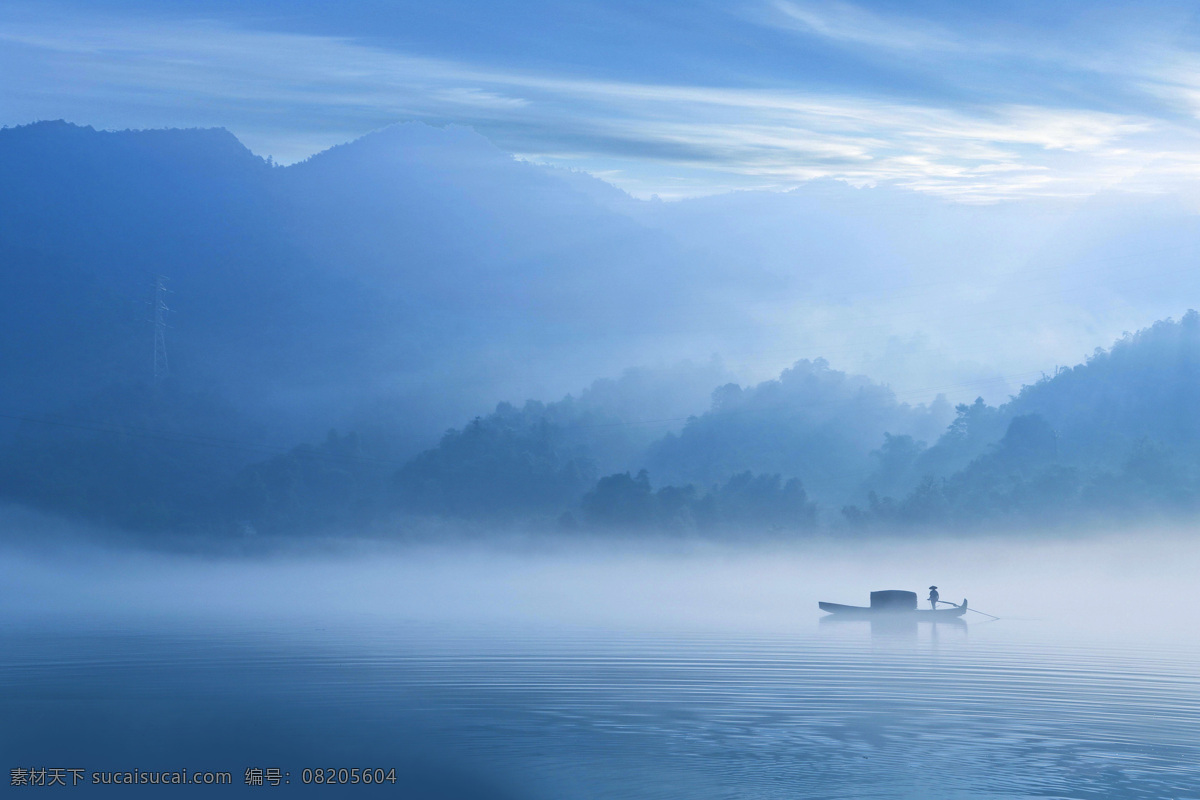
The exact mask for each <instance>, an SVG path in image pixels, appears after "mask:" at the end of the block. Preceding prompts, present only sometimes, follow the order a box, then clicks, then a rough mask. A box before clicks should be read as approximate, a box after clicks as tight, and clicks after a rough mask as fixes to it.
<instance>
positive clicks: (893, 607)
mask: <svg viewBox="0 0 1200 800" xmlns="http://www.w3.org/2000/svg"><path fill="white" fill-rule="evenodd" d="M817 605H819V606H820V607H821V610H822V611H827V612H829V613H830V614H838V615H839V616H845V617H861V618H863V619H877V618H880V617H888V618H899V619H914V620H928V621H936V620H939V619H955V618H957V617H961V616H962V615H963V614H966V613H967V601H966V600H963V601H962V605H961V606H953V607H952V608H939V609H937V610H936V611H935V610H934V609H932V608H930V609H918V608H917V593H916V592H906V591H901V590H898V589H888V590H885V591H882V592H871V605H870V606H845V605H842V604H841V603H826V602H820V603H818V604H817Z"/></svg>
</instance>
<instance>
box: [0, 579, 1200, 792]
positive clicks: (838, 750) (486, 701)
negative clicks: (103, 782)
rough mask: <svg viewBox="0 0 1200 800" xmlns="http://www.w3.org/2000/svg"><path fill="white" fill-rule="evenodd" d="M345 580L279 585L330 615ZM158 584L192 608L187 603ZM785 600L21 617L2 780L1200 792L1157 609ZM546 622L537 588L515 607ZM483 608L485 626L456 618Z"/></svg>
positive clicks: (5, 642) (1189, 697)
mask: <svg viewBox="0 0 1200 800" xmlns="http://www.w3.org/2000/svg"><path fill="white" fill-rule="evenodd" d="M727 566H728V565H725V566H722V565H718V566H717V567H716V569H718V570H721V569H725V568H726V567H727ZM744 567H745V564H741V565H735V566H732V567H728V568H729V569H734V570H735V571H736V570H739V569H742V568H744ZM652 571H653V570H652ZM529 579H530V576H529V575H528V574H526V575H523V576H521V577H520V579H519V580H517V581H516V583H517V584H519V585H521V586H526V585H527V584H526V581H527V580H529ZM342 580H344V576H342V577H339V578H338V579H336V580H332V579H331V580H330V581H327V582H325V583H324V584H319V582H317V584H319V585H317V584H314V583H313V582H309V583H308V584H307V585H302V586H301V588H300V589H295V582H293V581H287V582H286V583H288V585H292V586H293V591H296V592H299V593H300V594H303V593H304V592H316V593H317V594H318V595H320V596H321V597H327V596H328V594H327V593H328V592H329V591H330V590H331V587H337V586H339V585H341V583H340V582H341V581H342ZM767 580H769V578H768V579H767ZM368 582H369V581H368ZM699 582H700V583H706V584H708V585H710V586H711V585H718V586H726V587H727V586H729V585H737V583H738V582H737V581H735V580H733V579H730V580H729V581H728V582H726V583H723V584H722V583H720V582H714V581H710V580H704V581H699ZM168 583H171V582H168ZM300 583H301V584H303V583H304V582H303V581H301V582H300ZM685 583H686V581H685ZM174 585H175V587H176V590H177V591H178V592H182V593H184V594H188V593H194V592H196V591H198V589H197V586H198V585H199V584H197V583H195V582H193V583H191V584H188V583H187V582H186V581H185V582H184V583H183V584H182V585H181V584H180V583H179V582H178V581H176V582H174ZM472 585H474V583H473V582H472ZM508 585H509V586H510V587H511V586H512V583H509V584H508ZM566 585H567V587H568V588H569V587H570V585H571V582H570V581H568V582H567V584H566ZM461 588H462V587H461V586H459V587H458V588H457V589H455V590H454V591H450V590H448V589H445V587H444V585H443V590H444V591H448V592H450V593H451V594H461V591H459V589H461ZM562 588H563V587H562V586H561V585H560V586H559V589H562ZM210 589H211V587H210V586H206V588H205V591H209V590H210ZM677 589H678V591H673V592H672V595H673V596H677V595H678V594H679V593H682V594H683V595H684V597H685V599H686V597H687V593H688V591H689V590H688V588H687V587H686V586H683V587H682V588H679V587H677ZM64 591H66V590H65V589H64ZM155 591H158V589H156V590H155ZM347 591H350V589H349V588H347ZM414 591H415V590H414ZM539 591H543V590H539ZM555 591H558V590H557V589H556V590H555ZM580 591H583V592H584V593H585V594H586V592H587V591H589V590H587V589H586V588H584V589H581V590H580ZM714 591H715V592H716V594H717V597H715V598H714V597H710V598H709V601H710V602H712V603H715V604H716V605H718V606H719V605H721V603H722V602H725V601H728V603H729V604H732V605H737V603H738V602H742V603H743V605H744V608H743V612H744V614H746V615H750V616H755V615H760V614H759V612H760V611H761V608H762V606H763V605H764V604H765V605H771V604H770V603H769V602H765V601H764V603H757V602H755V601H754V600H753V599H752V600H750V601H746V600H745V597H744V596H743V597H741V600H739V599H738V597H736V596H732V595H730V596H728V597H726V598H725V600H723V599H722V597H721V595H722V592H723V591H724V590H720V589H716V590H714ZM796 591H798V592H799V595H798V600H797V603H796V604H795V605H794V606H789V608H788V609H787V613H781V614H780V615H779V616H778V618H777V619H773V620H770V621H768V623H767V624H751V623H746V624H739V623H738V620H739V619H742V617H739V616H736V615H735V616H733V617H727V618H723V619H724V623H723V624H714V625H703V624H697V621H696V619H695V618H692V617H681V618H678V619H677V620H676V624H669V623H670V622H671V615H665V616H654V615H650V617H649V618H648V619H647V618H641V619H639V618H638V617H637V615H636V614H634V615H633V616H630V617H628V621H627V622H625V623H622V622H621V620H625V619H626V615H627V614H628V609H623V610H622V612H621V613H620V614H615V615H612V616H610V617H608V618H606V617H605V616H604V615H603V614H601V615H599V616H597V615H593V616H591V617H587V618H585V619H576V618H575V617H578V616H581V615H575V614H572V613H570V612H566V613H563V614H559V615H557V616H556V615H553V614H549V615H543V616H540V617H538V616H530V615H528V614H525V613H520V614H516V613H513V614H496V613H486V609H484V608H483V605H482V604H484V603H486V602H487V601H488V597H487V591H483V594H482V595H476V596H472V597H470V598H468V599H467V600H466V601H465V605H463V606H459V607H456V610H455V611H454V612H453V613H444V614H438V613H434V612H433V611H429V609H436V608H437V606H438V603H437V602H434V601H433V600H431V601H430V604H429V605H427V606H424V607H423V608H425V609H426V611H424V612H422V613H421V614H410V615H408V616H405V615H402V614H401V615H397V614H386V613H375V612H372V613H369V614H368V613H352V612H349V611H345V610H343V611H341V612H339V613H337V614H313V613H308V612H307V611H303V610H301V611H297V612H295V613H289V614H285V613H271V614H263V615H258V616H253V617H234V616H230V615H228V614H221V613H218V614H191V615H188V614H182V613H178V610H171V609H168V610H167V611H166V612H164V613H153V614H150V613H146V609H145V608H144V607H142V606H140V605H133V604H129V603H126V604H124V605H122V604H120V603H114V604H113V608H111V609H108V610H106V611H104V612H103V613H100V612H96V613H91V612H89V611H88V609H87V607H85V606H83V605H80V606H76V607H74V609H73V613H66V610H69V609H64V608H50V609H45V608H43V609H41V610H39V609H37V608H35V607H33V606H34V605H36V604H25V605H21V606H20V608H19V610H18V611H15V612H13V611H11V609H10V613H9V614H8V615H7V616H6V618H5V620H4V622H3V625H2V627H0V645H2V650H0V752H2V753H3V755H4V762H5V767H6V768H7V769H12V768H14V767H22V766H29V767H60V768H82V769H84V770H86V771H87V774H88V775H90V773H91V772H93V771H101V770H103V771H123V770H134V769H141V770H179V769H183V768H188V769H189V770H190V771H192V772H195V771H197V770H211V771H229V772H231V773H232V774H233V779H234V787H233V788H232V789H227V790H223V791H224V793H230V792H235V793H237V792H241V793H258V794H262V793H264V792H268V793H274V794H279V793H281V792H286V793H302V794H303V793H310V794H318V795H319V794H324V795H326V796H349V797H369V796H372V795H380V796H384V795H386V796H413V797H430V798H451V797H495V798H504V797H513V798H516V797H522V798H525V797H528V798H660V797H661V798H668V797H670V798H735V797H736V798H775V797H779V798H785V797H786V798H798V797H799V798H826V797H828V798H860V797H861V798H881V797H886V798H909V797H911V798H933V797H937V798H960V797H961V798H990V797H996V798H1001V797H1003V798H1019V797H1038V798H1046V797H1051V798H1197V797H1200V647H1197V646H1196V637H1195V635H1194V634H1193V633H1192V632H1191V631H1190V630H1185V629H1178V630H1176V629H1175V628H1174V625H1175V623H1173V622H1172V623H1170V624H1168V625H1166V626H1165V627H1164V626H1162V625H1157V624H1155V621H1154V620H1153V619H1151V618H1150V615H1148V614H1147V615H1144V619H1142V620H1140V621H1139V617H1138V615H1136V614H1135V615H1132V616H1131V617H1127V618H1125V619H1123V620H1121V621H1120V624H1118V625H1115V626H1106V625H1103V624H1095V620H1094V619H1092V620H1091V622H1092V624H1089V625H1087V626H1083V625H1081V624H1079V622H1080V618H1081V613H1080V612H1079V610H1078V609H1075V610H1068V611H1066V612H1064V613H1063V614H1061V615H1054V614H1049V615H1043V616H1041V617H1028V616H1026V617H1015V618H1007V617H1006V618H1005V619H1002V620H1000V621H998V622H989V621H987V620H986V619H985V618H984V617H975V618H974V619H971V621H970V622H969V623H968V624H945V623H940V624H936V625H934V624H927V623H922V624H920V625H912V626H903V625H901V626H898V627H896V626H880V625H872V624H871V623H869V622H847V623H835V622H822V621H821V620H820V617H821V615H820V614H819V613H818V612H817V611H816V609H815V603H813V604H808V603H807V600H808V599H809V598H808V597H807V596H805V595H804V590H796ZM813 591H817V590H813ZM820 591H822V592H828V591H830V590H829V589H824V588H822V589H820ZM112 593H113V594H116V590H115V589H114V590H112ZM518 594H520V591H518ZM551 594H553V592H551ZM88 596H89V597H91V598H92V602H93V603H94V601H95V597H96V595H95V594H94V593H93V594H91V595H88ZM513 596H514V595H513V594H512V593H511V592H510V593H509V594H508V595H506V597H507V600H506V602H508V603H509V604H510V605H511V604H512V597H513ZM759 599H760V600H761V599H762V598H761V597H760V598H759ZM768 599H770V598H768ZM800 599H803V600H804V601H805V602H804V603H801V602H800ZM828 599H835V600H837V599H841V600H847V601H850V602H855V601H857V600H858V598H857V596H850V597H845V596H841V597H829V598H828ZM434 600H436V598H434ZM491 600H492V601H495V602H500V601H499V600H497V598H496V597H494V596H493V597H492V598H491ZM641 600H642V598H639V597H634V598H632V600H631V602H630V603H629V605H630V607H632V608H634V609H636V607H637V606H638V604H639V603H640V602H641ZM447 602H449V601H448V600H447ZM547 602H549V600H548V599H547V595H545V594H544V593H543V594H541V595H539V596H538V597H536V598H534V602H533V604H534V605H538V604H542V603H547ZM564 602H565V601H564ZM697 602H699V601H697ZM474 604H481V605H480V614H476V615H472V614H464V613H463V609H464V608H466V609H469V608H471V607H472V605H474ZM166 605H168V606H169V605H170V604H169V603H166ZM347 607H348V608H353V607H355V604H354V603H349V604H347ZM714 607H715V606H714ZM135 608H136V609H137V610H136V611H135V610H134V609H135ZM492 610H493V611H494V609H492ZM988 610H992V611H995V610H996V609H995V608H992V609H988ZM709 616H710V617H712V616H717V617H719V615H717V614H716V612H714V614H713V615H709ZM973 616H974V615H968V618H971V617H973ZM478 617H482V619H479V618H478ZM756 618H757V617H756ZM759 621H760V622H761V619H760V620H759ZM250 767H259V768H269V767H276V768H279V769H280V770H281V771H282V772H284V773H287V774H288V775H289V779H290V783H289V784H288V785H287V787H286V788H283V787H280V788H277V789H276V788H273V787H269V786H268V787H245V786H244V785H243V781H244V777H245V775H244V773H245V770H246V769H247V768H250ZM317 767H333V768H341V767H346V768H350V767H385V768H389V769H390V768H391V767H395V768H396V770H397V773H396V774H397V782H396V784H394V785H393V784H385V785H383V786H353V787H336V786H308V787H306V786H304V785H303V784H302V770H304V769H305V768H317ZM30 791H33V790H30ZM58 791H60V793H66V792H65V791H63V790H58ZM70 793H72V794H74V795H78V796H87V795H99V794H110V793H111V794H120V795H121V796H137V795H138V794H142V795H144V796H148V797H149V796H159V795H161V794H164V793H167V792H164V791H163V790H162V788H161V787H151V786H135V787H131V788H125V789H124V790H123V791H117V790H115V789H105V787H96V786H92V785H81V786H78V787H76V788H74V789H71V790H70ZM177 793H178V794H192V795H196V794H208V793H216V790H210V789H205V788H203V787H190V786H189V787H181V788H180V789H179V790H178V792H177Z"/></svg>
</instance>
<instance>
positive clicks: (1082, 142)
mask: <svg viewBox="0 0 1200 800" xmlns="http://www.w3.org/2000/svg"><path fill="white" fill-rule="evenodd" d="M0 74H3V75H4V76H5V78H4V79H3V80H0V124H4V125H10V126H12V125H21V124H25V123H28V122H31V121H34V120H39V119H58V118H62V119H67V120H69V121H72V122H76V123H79V124H86V125H93V126H95V127H97V128H106V129H123V128H149V127H168V126H170V127H196V126H199V127H225V128H228V129H229V130H231V131H232V132H233V133H234V134H236V135H237V136H238V137H239V138H240V139H241V140H242V141H243V142H244V143H245V144H246V145H247V146H249V147H250V148H251V149H252V150H254V151H255V152H256V153H258V154H260V155H263V156H271V157H272V158H274V159H275V160H277V161H279V162H282V163H292V162H295V161H298V160H302V159H304V158H306V157H308V156H310V155H312V154H313V153H316V152H318V151H320V150H323V149H326V148H328V147H330V146H333V145H335V144H339V143H342V142H345V141H348V140H351V139H354V138H356V137H358V136H361V135H363V134H365V133H367V132H369V131H371V130H375V129H378V128H381V127H384V126H386V125H388V124H391V123H394V122H401V121H411V120H417V121H424V122H429V123H432V124H439V125H440V124H447V123H457V124H462V125H468V126H471V127H473V128H475V129H476V130H478V131H479V132H481V133H482V134H484V135H485V136H487V137H488V138H489V139H491V140H492V141H493V142H495V143H496V144H497V145H498V146H500V147H501V148H503V149H504V150H507V151H509V152H512V153H514V154H516V155H518V156H519V157H522V158H526V159H529V160H533V161H537V162H542V163H549V164H554V165H559V166H567V167H572V168H576V169H582V170H585V171H587V172H590V173H592V174H594V175H597V176H599V177H601V178H604V179H605V180H608V181H609V182H611V183H613V184H615V185H617V186H619V187H621V188H623V189H625V190H626V191H628V192H630V193H631V194H633V195H635V196H638V197H650V196H652V195H658V196H660V197H662V198H664V199H672V198H680V197H689V196H697V195H707V194H715V193H720V192H724V191H728V190H732V189H774V190H784V189H789V188H792V187H794V186H796V185H798V184H801V183H803V182H804V181H807V180H810V179H812V178H817V177H832V178H836V179H841V180H845V181H847V182H850V183H851V184H854V185H856V186H863V185H878V184H891V185H895V186H900V187H905V188H911V189H915V190H917V191H921V192H926V193H930V194H934V195H938V196H943V197H947V198H951V199H954V200H958V201H963V202H971V203H988V202H995V201H998V200H1004V199H1014V198H1017V199H1019V198H1028V197H1074V198H1078V197H1087V196H1090V195H1092V194H1094V193H1097V192H1101V191H1103V190H1106V189H1113V188H1118V189H1122V190H1130V191H1145V192H1154V193H1172V194H1179V195H1180V196H1184V197H1187V198H1189V200H1191V198H1192V194H1193V193H1194V189H1193V188H1192V184H1194V183H1195V178H1196V177H1197V175H1198V174H1200V147H1198V145H1200V124H1198V120H1197V116H1198V114H1200V21H1198V19H1197V11H1196V7H1195V6H1194V5H1189V4H1172V3H1153V2H1150V3H1138V4H1136V5H1135V4H1104V3H1093V2H1038V3H1012V2H994V3H988V4H982V3H951V2H907V3H899V2H880V3H858V4H855V3H842V2H825V3H812V2H807V0H734V1H733V2H703V1H700V2H690V3H676V2H656V3H641V2H632V1H630V2H625V1H624V0H620V1H617V2H596V1H595V0H592V1H587V2H572V3H551V2H543V1H542V0H522V1H521V2H509V0H492V1H490V2H486V3H483V2H468V1H467V0H442V1H441V2H438V3H427V2H383V1H382V0H372V1H370V2H343V3H336V4H334V3H325V2H316V0H290V1H289V2H280V1H279V0H236V1H235V0H208V1H206V2H200V1H199V0H181V1H180V2H148V1H147V0H88V2H70V0H49V1H48V2H37V3H31V2H24V0H15V1H11V2H6V3H5V4H4V5H3V6H2V7H0Z"/></svg>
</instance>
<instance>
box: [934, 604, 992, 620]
mask: <svg viewBox="0 0 1200 800" xmlns="http://www.w3.org/2000/svg"><path fill="white" fill-rule="evenodd" d="M938 602H939V603H945V604H946V605H948V606H954V607H955V608H961V606H959V604H958V603H951V602H950V601H949V600H938ZM967 611H974V612H975V613H976V614H983V615H984V616H985V617H992V615H991V614H987V613H985V612H983V611H980V610H979V609H978V608H971V607H969V606H968V607H967ZM992 619H1000V618H999V617H992Z"/></svg>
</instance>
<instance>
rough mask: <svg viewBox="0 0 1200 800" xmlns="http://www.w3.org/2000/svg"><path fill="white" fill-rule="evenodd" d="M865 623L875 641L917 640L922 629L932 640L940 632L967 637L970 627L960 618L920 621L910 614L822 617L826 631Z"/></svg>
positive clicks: (835, 615)
mask: <svg viewBox="0 0 1200 800" xmlns="http://www.w3.org/2000/svg"><path fill="white" fill-rule="evenodd" d="M864 623H866V624H869V625H870V626H871V638H873V639H916V638H917V633H918V632H919V630H920V628H921V627H924V628H926V629H928V631H929V635H930V637H931V638H933V639H937V637H938V633H939V630H941V631H955V632H957V633H961V634H963V635H965V634H966V633H967V629H968V628H969V627H970V626H968V625H967V623H966V622H965V621H963V620H962V619H961V618H958V617H950V618H947V619H935V620H923V619H918V618H916V617H913V616H911V615H908V614H874V615H870V616H868V615H862V616H858V615H849V614H829V615H827V616H824V617H821V627H822V628H826V629H834V628H840V629H844V630H848V629H850V628H852V627H853V626H861V625H863V624H864Z"/></svg>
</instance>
